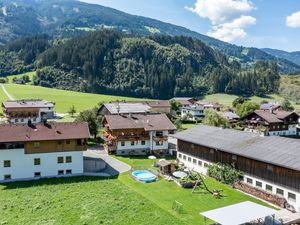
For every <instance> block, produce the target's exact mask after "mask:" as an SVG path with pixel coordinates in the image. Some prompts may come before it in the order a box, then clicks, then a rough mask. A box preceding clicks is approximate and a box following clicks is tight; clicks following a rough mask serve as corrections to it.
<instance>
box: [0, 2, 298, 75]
mask: <svg viewBox="0 0 300 225" xmlns="http://www.w3.org/2000/svg"><path fill="white" fill-rule="evenodd" d="M0 9H1V10H0V32H1V34H3V35H1V37H0V43H2V44H4V43H6V42H8V41H10V40H13V39H15V38H17V37H22V36H29V35H32V34H37V33H41V32H45V33H48V34H49V35H53V36H54V37H58V38H65V37H72V36H75V35H81V34H83V33H86V32H88V31H94V30H100V29H103V28H111V29H114V30H118V31H122V32H124V33H128V34H134V35H153V34H163V35H164V34H166V35H172V36H174V35H185V36H190V37H195V38H198V39H199V40H201V41H203V42H205V43H206V44H208V45H210V46H211V47H213V48H215V49H217V50H219V51H221V52H222V53H224V54H225V55H227V56H228V57H230V58H231V59H236V60H238V61H240V62H241V63H242V64H243V65H244V66H252V65H253V63H254V62H255V61H256V60H274V61H277V62H278V65H279V68H280V71H281V72H283V73H291V72H294V71H297V70H300V66H299V65H296V64H295V63H292V62H290V61H289V60H286V59H281V58H277V57H275V56H273V55H270V54H267V53H265V52H264V51H262V50H260V49H257V48H244V47H241V46H236V45H232V44H229V43H226V42H223V41H219V40H217V39H214V38H211V37H208V36H205V35H202V34H199V33H197V32H194V31H191V30H189V29H186V28H184V27H180V26H176V25H172V24H169V23H164V22H161V21H158V20H154V19H150V18H145V17H141V16H134V15H130V14H127V13H124V12H121V11H118V10H115V9H111V8H108V7H103V6H100V5H93V4H88V3H84V2H79V1H76V0H14V1H11V0H0Z"/></svg>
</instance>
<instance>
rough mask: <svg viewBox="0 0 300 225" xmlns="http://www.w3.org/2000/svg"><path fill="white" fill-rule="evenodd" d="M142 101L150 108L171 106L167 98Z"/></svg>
mask: <svg viewBox="0 0 300 225" xmlns="http://www.w3.org/2000/svg"><path fill="white" fill-rule="evenodd" d="M144 103H145V104H147V105H148V106H150V107H151V108H159V107H171V105H170V102H169V101H168V100H161V101H146V102H144Z"/></svg>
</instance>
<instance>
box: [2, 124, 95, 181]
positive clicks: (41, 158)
mask: <svg viewBox="0 0 300 225" xmlns="http://www.w3.org/2000/svg"><path fill="white" fill-rule="evenodd" d="M89 137H90V133H89V128H88V124H87V123H39V124H35V125H34V124H31V125H28V124H0V182H8V181H16V180H30V179H39V178H48V177H61V176H74V175H82V174H83V152H84V151H86V150H87V141H86V140H87V138H89Z"/></svg>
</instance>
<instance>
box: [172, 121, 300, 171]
mask: <svg viewBox="0 0 300 225" xmlns="http://www.w3.org/2000/svg"><path fill="white" fill-rule="evenodd" d="M174 137H175V138H177V139H179V140H183V141H186V142H190V143H193V144H197V145H201V146H206V147H208V148H212V149H218V150H220V151H224V152H228V153H232V154H235V155H240V156H243V157H246V158H250V159H254V160H257V161H262V162H266V163H269V164H273V165H277V166H281V167H285V168H290V169H293V170H297V171H300V151H299V149H300V140H299V139H292V138H284V137H277V136H270V137H262V136H260V135H259V134H256V133H251V132H245V131H237V130H232V129H221V128H218V127H210V126H204V125H200V126H197V127H195V128H191V129H188V130H186V131H183V132H180V133H177V134H176V135H174Z"/></svg>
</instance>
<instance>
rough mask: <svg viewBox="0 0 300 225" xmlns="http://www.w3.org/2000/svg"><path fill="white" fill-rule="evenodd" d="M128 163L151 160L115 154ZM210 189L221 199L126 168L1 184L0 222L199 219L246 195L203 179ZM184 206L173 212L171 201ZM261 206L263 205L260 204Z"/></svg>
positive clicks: (197, 221) (107, 224)
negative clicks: (146, 179) (141, 178)
mask: <svg viewBox="0 0 300 225" xmlns="http://www.w3.org/2000/svg"><path fill="white" fill-rule="evenodd" d="M116 158H118V159H119V160H122V161H124V162H126V163H128V164H130V165H132V166H135V167H136V166H141V165H143V166H145V167H146V168H149V167H151V165H152V163H153V161H152V160H149V159H146V158H142V157H135V158H124V157H116ZM205 182H206V184H207V186H208V187H209V188H210V189H222V190H223V194H222V197H221V198H220V199H216V198H214V197H213V196H212V195H211V194H209V193H208V192H207V191H205V190H203V189H199V190H198V191H196V192H195V193H191V190H190V189H182V188H180V187H178V186H177V185H176V184H175V183H173V182H167V181H165V180H163V179H161V180H159V181H157V182H154V183H150V184H143V183H139V182H137V181H135V180H133V179H132V178H131V177H130V176H129V174H128V173H124V174H121V175H120V176H119V177H118V178H115V179H100V178H91V177H77V178H56V179H43V180H39V181H28V182H16V183H8V184H0V215H1V217H0V224H24V225H26V224H105V225H110V224H114V225H118V224H120V225H123V224H130V225H135V224H137V225H147V224H149V225H152V224H155V225H160V224H174V225H176V224H183V225H184V224H186V225H192V224H203V218H202V217H201V216H200V215H199V212H203V211H206V210H210V209H215V208H218V207H222V206H226V205H231V204H234V203H238V202H242V201H246V200H250V201H254V202H257V203H260V204H264V203H262V202H260V201H258V200H256V199H254V198H252V197H249V196H247V195H245V194H242V193H240V192H238V191H236V190H234V189H232V188H230V187H229V186H226V185H223V184H220V183H219V182H217V181H215V180H213V179H211V178H205ZM175 200H176V201H178V202H180V203H181V204H182V205H183V206H182V209H181V210H180V211H173V210H172V205H173V203H174V201H175ZM264 205H265V204H264Z"/></svg>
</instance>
